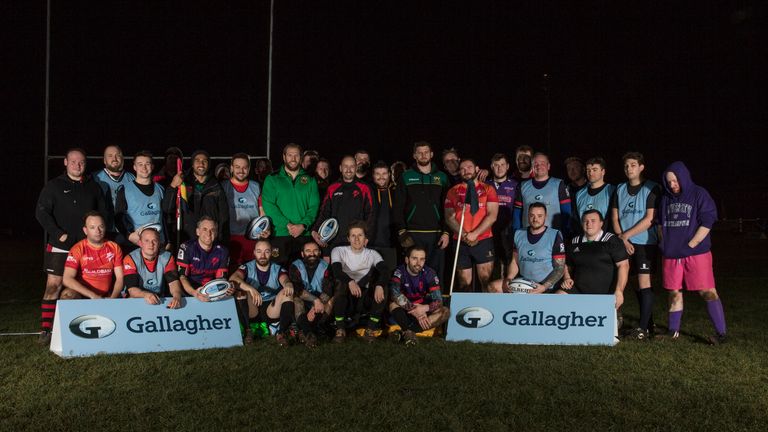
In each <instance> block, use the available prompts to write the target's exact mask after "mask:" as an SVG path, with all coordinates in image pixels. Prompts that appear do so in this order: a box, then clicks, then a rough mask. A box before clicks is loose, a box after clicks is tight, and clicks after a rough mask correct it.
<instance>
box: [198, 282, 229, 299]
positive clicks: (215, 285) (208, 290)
mask: <svg viewBox="0 0 768 432" xmlns="http://www.w3.org/2000/svg"><path fill="white" fill-rule="evenodd" d="M231 286H232V283H230V282H229V281H228V280H226V279H214V280H212V281H210V282H208V283H207V284H205V285H203V286H201V287H200V288H199V289H198V291H199V292H200V293H201V294H205V295H207V296H208V299H209V300H211V301H219V300H224V299H227V298H229V295H228V294H227V290H228V289H229V288H230V287H231Z"/></svg>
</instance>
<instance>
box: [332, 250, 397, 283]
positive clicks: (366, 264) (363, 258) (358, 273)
mask: <svg viewBox="0 0 768 432" xmlns="http://www.w3.org/2000/svg"><path fill="white" fill-rule="evenodd" d="M382 261H384V260H383V259H382V258H381V255H379V253H378V252H376V251H375V250H373V249H368V248H364V249H363V250H362V251H360V252H354V251H353V250H352V246H338V247H335V248H333V250H332V251H331V264H333V263H341V268H342V270H343V271H344V273H345V274H346V275H347V276H349V277H350V278H352V279H354V281H355V282H360V279H362V278H363V276H365V275H367V274H368V273H369V272H370V271H371V269H372V268H373V267H374V266H375V265H376V264H378V263H380V262H382Z"/></svg>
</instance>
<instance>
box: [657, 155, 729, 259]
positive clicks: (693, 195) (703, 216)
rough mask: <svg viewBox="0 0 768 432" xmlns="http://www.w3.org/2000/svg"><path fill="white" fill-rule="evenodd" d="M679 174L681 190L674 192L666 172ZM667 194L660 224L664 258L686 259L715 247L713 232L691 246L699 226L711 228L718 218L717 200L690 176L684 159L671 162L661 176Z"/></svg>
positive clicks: (663, 203)
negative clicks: (690, 243)
mask: <svg viewBox="0 0 768 432" xmlns="http://www.w3.org/2000/svg"><path fill="white" fill-rule="evenodd" d="M668 172H672V173H674V174H675V177H677V182H678V184H679V185H680V193H677V194H674V193H672V191H671V190H670V189H669V185H668V184H667V173H668ZM661 180H662V184H663V185H664V195H663V196H662V197H661V204H660V206H659V208H660V211H659V226H660V227H661V233H662V238H661V243H660V245H659V246H660V247H661V254H662V255H663V256H664V257H665V258H686V257H689V256H693V255H700V254H703V253H707V252H709V250H710V248H711V247H712V239H711V236H710V234H707V236H706V237H705V238H704V240H702V241H701V243H699V244H698V245H696V247H695V248H690V247H689V246H688V242H689V241H691V239H692V238H693V236H694V234H696V230H697V229H698V228H699V227H700V226H704V227H706V228H710V229H711V228H712V225H714V223H715V221H716V220H717V207H716V206H715V201H714V200H713V199H712V197H711V196H710V195H709V192H707V191H706V189H704V188H703V187H701V186H698V185H696V184H695V183H694V182H693V180H692V179H691V173H690V171H688V168H687V167H686V166H685V164H684V163H683V162H680V161H677V162H673V163H672V164H670V165H669V166H668V167H667V169H665V170H664V174H663V175H662V179H661Z"/></svg>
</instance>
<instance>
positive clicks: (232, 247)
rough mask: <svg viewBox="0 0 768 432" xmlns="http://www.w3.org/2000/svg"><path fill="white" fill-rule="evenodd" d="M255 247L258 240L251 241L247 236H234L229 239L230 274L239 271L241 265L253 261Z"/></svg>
mask: <svg viewBox="0 0 768 432" xmlns="http://www.w3.org/2000/svg"><path fill="white" fill-rule="evenodd" d="M255 246H256V240H249V239H247V238H245V236H241V235H232V236H230V237H229V267H230V269H229V270H230V273H229V274H232V272H233V271H234V270H237V268H238V267H239V266H240V265H241V264H245V263H247V262H248V261H251V260H252V259H253V248H254V247H255ZM233 269H234V270H233Z"/></svg>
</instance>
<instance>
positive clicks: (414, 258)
mask: <svg viewBox="0 0 768 432" xmlns="http://www.w3.org/2000/svg"><path fill="white" fill-rule="evenodd" d="M426 260H427V250H426V249H425V248H424V247H422V246H412V247H411V248H410V249H408V254H407V255H406V257H405V264H400V265H399V266H397V268H395V271H394V273H393V274H392V279H391V280H390V281H389V291H390V294H391V298H392V301H391V302H390V303H389V313H390V314H391V315H392V318H394V320H395V322H396V323H397V325H399V326H400V328H401V329H402V339H403V341H404V342H405V345H406V346H409V345H415V344H416V333H417V332H421V331H425V330H429V329H431V328H435V327H437V326H439V325H442V324H443V323H444V322H446V321H447V320H448V318H449V316H450V311H449V310H448V308H447V307H445V306H443V295H442V293H441V292H440V279H439V278H438V277H437V275H436V274H435V271H434V270H432V269H431V268H429V267H426V266H424V263H425V262H426Z"/></svg>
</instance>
